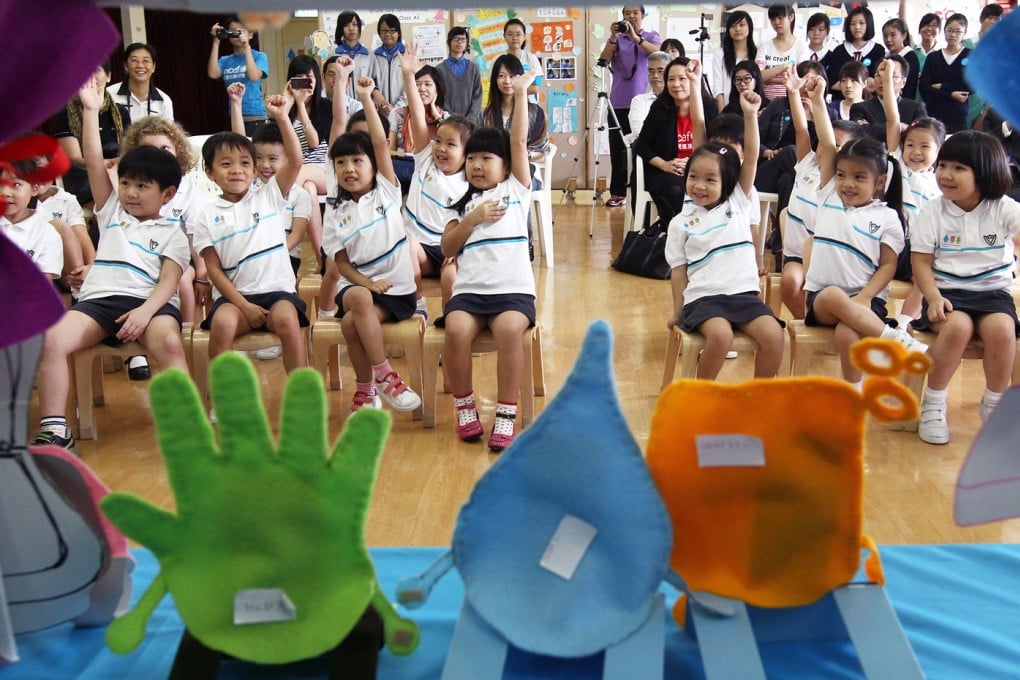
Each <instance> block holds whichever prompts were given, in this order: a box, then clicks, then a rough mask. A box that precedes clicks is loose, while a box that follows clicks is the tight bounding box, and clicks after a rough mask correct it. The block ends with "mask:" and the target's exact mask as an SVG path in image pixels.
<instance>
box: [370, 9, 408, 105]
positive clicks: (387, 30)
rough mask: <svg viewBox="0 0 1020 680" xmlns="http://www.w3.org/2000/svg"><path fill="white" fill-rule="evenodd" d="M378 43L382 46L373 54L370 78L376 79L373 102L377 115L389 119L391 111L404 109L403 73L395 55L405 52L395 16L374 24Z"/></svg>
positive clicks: (384, 17)
mask: <svg viewBox="0 0 1020 680" xmlns="http://www.w3.org/2000/svg"><path fill="white" fill-rule="evenodd" d="M376 30H377V31H378V33H379V40H380V41H382V45H380V46H379V47H377V48H376V49H375V52H374V53H373V54H372V78H373V79H374V80H375V88H376V89H375V91H374V92H372V101H373V102H375V107H376V108H377V109H379V114H380V115H381V116H383V117H384V118H388V117H389V115H390V112H391V111H393V109H394V108H398V107H401V106H407V96H406V95H405V94H404V74H403V72H402V71H401V69H400V58H399V57H398V55H401V54H403V53H404V51H405V50H406V49H407V48H405V47H404V35H403V33H401V30H400V19H398V18H397V16H396V15H395V14H383V15H382V16H381V17H379V23H378V24H376Z"/></svg>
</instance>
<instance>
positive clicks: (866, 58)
mask: <svg viewBox="0 0 1020 680" xmlns="http://www.w3.org/2000/svg"><path fill="white" fill-rule="evenodd" d="M843 35H844V37H845V38H846V42H844V43H843V44H842V45H837V46H836V49H834V50H832V51H831V52H829V53H828V54H827V55H826V56H825V60H824V61H823V62H822V63H823V64H825V77H826V78H828V80H829V86H830V89H831V91H832V101H833V102H838V101H839V100H840V99H842V98H843V93H842V92H841V91H840V85H839V72H840V70H842V68H843V64H845V63H847V62H848V61H859V62H861V63H862V64H864V65H865V66H867V67H868V85H869V87H868V88H867V91H869V92H870V91H872V90H874V89H875V84H874V82H873V80H872V79H873V78H874V77H875V72H876V71H877V70H878V65H879V64H881V63H882V60H883V59H885V46H884V45H879V44H878V43H876V42H875V17H874V16H873V15H872V14H871V10H870V9H868V8H867V7H855V8H853V9H852V10H850V13H849V14H847V15H846V19H845V20H844V21H843Z"/></svg>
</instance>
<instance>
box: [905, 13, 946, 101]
mask: <svg viewBox="0 0 1020 680" xmlns="http://www.w3.org/2000/svg"><path fill="white" fill-rule="evenodd" d="M902 6H903V4H902V3H901V4H900V7H901V8H902ZM901 16H902V10H901ZM917 32H918V33H919V34H920V36H921V44H920V45H918V46H917V47H915V48H914V52H915V53H917V66H918V68H919V69H920V70H921V71H922V72H923V71H924V61H925V59H927V58H928V55H929V54H931V53H932V52H934V51H935V50H937V49H938V48H939V33H941V32H942V19H941V18H939V15H938V14H925V15H924V16H923V17H921V21H920V22H919V23H918V25H917ZM917 98H918V99H920V98H921V92H920V90H918V93H917Z"/></svg>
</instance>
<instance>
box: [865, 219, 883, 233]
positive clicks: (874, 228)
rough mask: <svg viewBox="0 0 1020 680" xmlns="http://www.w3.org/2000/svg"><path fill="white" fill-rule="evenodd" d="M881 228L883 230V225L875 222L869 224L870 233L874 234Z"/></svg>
mask: <svg viewBox="0 0 1020 680" xmlns="http://www.w3.org/2000/svg"><path fill="white" fill-rule="evenodd" d="M881 228H882V225H881V224H877V223H875V222H868V231H870V232H871V233H872V234H874V233H875V232H877V231H878V230H879V229H881Z"/></svg>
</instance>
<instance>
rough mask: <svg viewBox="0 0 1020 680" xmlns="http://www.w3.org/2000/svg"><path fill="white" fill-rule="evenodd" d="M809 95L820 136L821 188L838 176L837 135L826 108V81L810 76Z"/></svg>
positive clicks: (816, 131)
mask: <svg viewBox="0 0 1020 680" xmlns="http://www.w3.org/2000/svg"><path fill="white" fill-rule="evenodd" d="M807 93H808V98H809V99H810V100H811V112H812V117H813V118H814V121H815V134H816V135H818V149H817V151H816V153H817V154H818V165H819V167H820V168H821V177H820V178H819V186H825V185H826V184H828V183H829V180H830V179H832V178H833V176H834V175H835V174H836V133H834V132H833V131H832V121H831V120H829V112H828V111H827V110H826V106H825V81H823V80H822V79H821V77H820V76H809V77H808V84H807Z"/></svg>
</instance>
